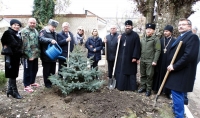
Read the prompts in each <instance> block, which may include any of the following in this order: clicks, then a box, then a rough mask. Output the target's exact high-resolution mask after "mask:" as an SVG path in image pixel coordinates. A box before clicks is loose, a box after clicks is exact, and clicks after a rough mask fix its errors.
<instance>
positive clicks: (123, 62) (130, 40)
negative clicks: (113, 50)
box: [115, 31, 141, 91]
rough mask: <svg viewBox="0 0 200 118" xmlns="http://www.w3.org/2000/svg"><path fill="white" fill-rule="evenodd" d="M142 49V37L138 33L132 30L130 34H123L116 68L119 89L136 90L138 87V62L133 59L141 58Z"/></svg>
mask: <svg viewBox="0 0 200 118" xmlns="http://www.w3.org/2000/svg"><path fill="white" fill-rule="evenodd" d="M140 50H141V47H140V38H139V36H138V34H137V33H135V32H134V31H132V32H131V33H129V34H126V33H123V34H122V37H121V40H120V46H119V52H118V58H117V65H116V70H115V77H116V80H117V85H116V87H117V89H118V90H130V91H134V90H136V89H137V83H136V73H137V63H136V62H132V59H133V58H135V59H137V60H139V58H140V52H141V51H140Z"/></svg>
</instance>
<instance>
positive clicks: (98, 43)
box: [85, 37, 103, 61]
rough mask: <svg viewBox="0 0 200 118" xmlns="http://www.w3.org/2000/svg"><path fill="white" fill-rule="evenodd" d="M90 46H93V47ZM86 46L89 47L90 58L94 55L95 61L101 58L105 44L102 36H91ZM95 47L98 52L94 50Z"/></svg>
mask: <svg viewBox="0 0 200 118" xmlns="http://www.w3.org/2000/svg"><path fill="white" fill-rule="evenodd" d="M90 46H92V48H91V47H90ZM85 47H86V48H87V49H88V55H87V57H88V58H90V57H93V60H94V61H99V60H101V50H102V48H103V44H102V39H101V38H100V37H96V38H94V37H89V38H88V40H87V42H86V44H85ZM94 49H96V52H94V51H93V50H94Z"/></svg>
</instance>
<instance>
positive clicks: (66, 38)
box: [57, 22, 75, 70]
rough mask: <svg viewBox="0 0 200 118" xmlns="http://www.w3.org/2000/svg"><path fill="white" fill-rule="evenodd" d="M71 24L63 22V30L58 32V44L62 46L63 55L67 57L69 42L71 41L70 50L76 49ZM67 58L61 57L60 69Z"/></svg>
mask: <svg viewBox="0 0 200 118" xmlns="http://www.w3.org/2000/svg"><path fill="white" fill-rule="evenodd" d="M69 28H70V24H69V23H68V22H64V23H63V24H62V31H61V32H60V33H58V40H57V41H58V45H60V47H61V48H62V50H63V51H62V54H61V55H62V56H64V57H67V56H68V53H69V52H68V43H69V42H70V52H72V51H73V49H74V44H75V41H74V36H73V34H72V33H71V32H70V31H69ZM65 62H66V61H65V60H62V59H59V68H58V70H60V69H61V67H62V65H65V66H66V64H65Z"/></svg>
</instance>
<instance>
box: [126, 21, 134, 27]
mask: <svg viewBox="0 0 200 118" xmlns="http://www.w3.org/2000/svg"><path fill="white" fill-rule="evenodd" d="M125 25H131V26H133V22H132V21H131V20H127V21H126V22H125Z"/></svg>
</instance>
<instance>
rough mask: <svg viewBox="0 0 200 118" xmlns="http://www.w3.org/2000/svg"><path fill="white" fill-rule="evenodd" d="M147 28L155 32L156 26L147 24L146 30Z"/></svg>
mask: <svg viewBox="0 0 200 118" xmlns="http://www.w3.org/2000/svg"><path fill="white" fill-rule="evenodd" d="M147 28H151V29H153V30H155V28H156V25H155V24H153V23H147V24H146V29H147Z"/></svg>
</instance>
